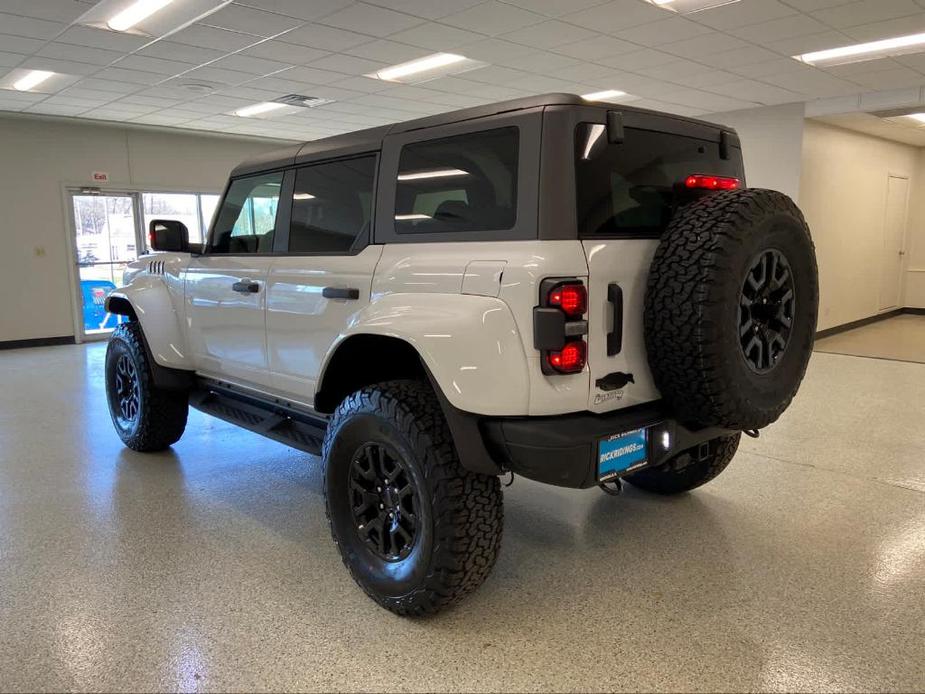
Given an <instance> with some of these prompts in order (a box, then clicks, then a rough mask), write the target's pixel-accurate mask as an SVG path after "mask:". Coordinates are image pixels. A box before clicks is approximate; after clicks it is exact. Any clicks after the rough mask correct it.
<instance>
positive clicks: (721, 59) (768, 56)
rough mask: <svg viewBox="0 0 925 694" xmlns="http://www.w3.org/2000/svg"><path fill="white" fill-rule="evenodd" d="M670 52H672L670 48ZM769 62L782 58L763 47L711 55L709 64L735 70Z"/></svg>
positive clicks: (748, 47) (744, 48)
mask: <svg viewBox="0 0 925 694" xmlns="http://www.w3.org/2000/svg"><path fill="white" fill-rule="evenodd" d="M668 50H671V47H670V46H669V47H668ZM769 60H780V56H779V55H778V54H777V53H775V52H774V51H769V50H768V49H767V48H762V47H761V46H744V47H742V48H734V49H732V50H730V51H721V52H720V53H711V54H710V59H709V60H708V61H707V62H709V63H710V65H712V66H713V67H719V68H728V69H733V68H736V67H741V66H743V65H753V64H754V63H763V62H767V61H769ZM790 62H793V61H790Z"/></svg>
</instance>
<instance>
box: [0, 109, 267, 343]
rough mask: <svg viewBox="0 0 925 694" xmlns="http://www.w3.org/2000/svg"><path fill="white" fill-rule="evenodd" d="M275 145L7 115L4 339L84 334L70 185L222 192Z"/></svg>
mask: <svg viewBox="0 0 925 694" xmlns="http://www.w3.org/2000/svg"><path fill="white" fill-rule="evenodd" d="M283 144H285V143H283V142H280V141H275V140H257V139H242V138H235V137H229V136H221V135H211V134H206V133H204V134H201V135H200V134H194V133H190V134H187V133H181V132H173V133H171V132H165V131H161V130H155V129H143V128H135V127H132V126H115V125H107V124H93V123H86V122H79V121H75V120H66V119H41V118H31V117H30V118H27V117H21V116H16V115H12V114H10V115H6V114H4V115H0V164H2V165H0V239H2V252H0V277H2V278H3V280H4V282H3V286H4V290H3V293H2V298H0V342H2V341H7V340H25V339H33V338H44V337H60V336H68V335H73V334H74V325H73V317H72V308H71V306H72V303H71V302H72V292H73V291H75V290H74V289H73V288H72V287H71V286H70V281H69V279H68V278H69V274H68V257H69V256H68V245H69V244H70V243H72V241H71V240H70V238H69V235H70V233H71V232H70V230H69V229H68V223H67V219H68V216H67V213H66V211H65V209H64V208H65V204H64V199H63V195H62V185H64V184H77V185H88V186H89V185H98V184H94V183H93V181H92V179H91V173H92V172H94V171H105V172H108V173H109V175H110V183H109V186H110V187H112V188H115V189H118V188H119V187H120V186H123V187H132V188H136V187H144V186H151V187H153V188H170V187H174V186H175V187H176V188H177V189H180V190H187V189H191V190H199V191H201V192H219V191H221V189H222V187H223V186H224V183H225V179H226V177H227V175H228V172H229V171H230V170H231V168H232V167H234V166H235V164H237V163H238V162H240V161H241V160H243V159H246V158H248V157H250V156H253V155H255V154H258V153H261V152H266V151H268V150H271V149H275V148H277V147H280V146H281V145H283Z"/></svg>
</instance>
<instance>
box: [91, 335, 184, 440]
mask: <svg viewBox="0 0 925 694" xmlns="http://www.w3.org/2000/svg"><path fill="white" fill-rule="evenodd" d="M106 399H107V400H108V401H109V414H110V416H111V417H112V423H113V426H115V428H116V433H117V434H119V438H120V439H122V443H124V444H125V445H126V446H128V447H129V448H131V449H132V450H135V451H141V452H142V453H149V452H153V451H162V450H164V449H165V448H168V447H169V446H170V445H171V444H174V443H176V442H177V441H178V440H179V438H180V437H181V436H182V435H183V430H184V429H186V417H187V414H188V412H189V395H188V393H186V391H174V390H164V389H162V388H158V387H157V386H155V385H154V378H153V376H152V375H151V366H150V364H149V363H148V353H147V351H146V350H145V346H144V335H143V334H142V332H141V326H140V325H139V324H138V323H137V322H135V321H132V322H129V323H123V324H122V325H120V326H119V327H118V328H116V329H115V331H113V333H112V336H111V337H110V338H109V345H108V346H107V348H106Z"/></svg>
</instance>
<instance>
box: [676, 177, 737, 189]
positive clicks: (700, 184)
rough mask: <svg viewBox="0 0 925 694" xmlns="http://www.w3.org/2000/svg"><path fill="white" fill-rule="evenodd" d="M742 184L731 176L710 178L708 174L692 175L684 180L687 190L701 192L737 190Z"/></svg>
mask: <svg viewBox="0 0 925 694" xmlns="http://www.w3.org/2000/svg"><path fill="white" fill-rule="evenodd" d="M740 183H741V182H740V181H739V179H738V178H732V177H731V176H710V175H708V174H692V175H690V176H688V177H687V178H686V179H684V185H685V187H687V188H699V189H701V190H736V189H737V188H738V187H739V184H740Z"/></svg>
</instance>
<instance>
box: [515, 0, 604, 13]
mask: <svg viewBox="0 0 925 694" xmlns="http://www.w3.org/2000/svg"><path fill="white" fill-rule="evenodd" d="M504 1H505V2H507V3H508V4H509V5H516V6H517V7H520V8H522V9H525V10H530V11H531V12H539V13H540V14H545V15H547V16H549V17H561V16H562V15H564V14H568V13H570V12H578V11H579V10H584V9H587V8H589V7H594V6H595V5H603V4H604V3H605V2H607V0H569V1H568V2H562V0H504Z"/></svg>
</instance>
